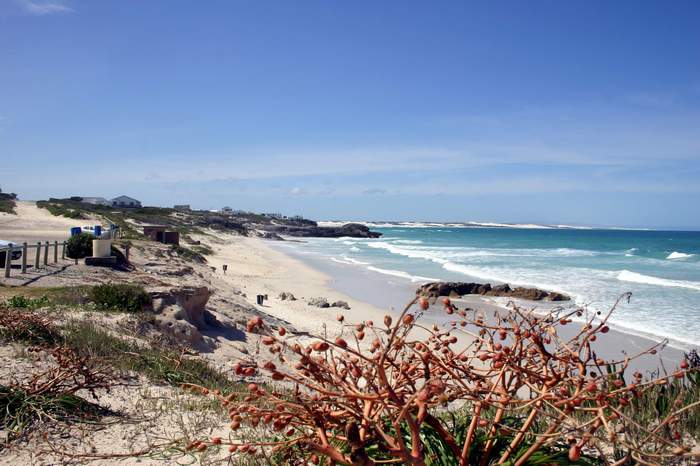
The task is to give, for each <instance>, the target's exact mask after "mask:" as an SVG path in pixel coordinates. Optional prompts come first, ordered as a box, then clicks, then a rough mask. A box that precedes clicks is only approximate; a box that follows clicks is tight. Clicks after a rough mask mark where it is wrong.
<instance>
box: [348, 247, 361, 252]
mask: <svg viewBox="0 0 700 466" xmlns="http://www.w3.org/2000/svg"><path fill="white" fill-rule="evenodd" d="M350 250H351V251H352V252H360V248H358V247H357V246H353V247H351V248H350Z"/></svg>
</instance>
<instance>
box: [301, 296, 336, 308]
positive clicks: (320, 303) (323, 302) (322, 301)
mask: <svg viewBox="0 0 700 466" xmlns="http://www.w3.org/2000/svg"><path fill="white" fill-rule="evenodd" d="M306 304H308V305H309V306H315V307H323V308H326V307H331V305H330V303H329V302H328V300H327V299H326V298H309V300H308V301H306Z"/></svg>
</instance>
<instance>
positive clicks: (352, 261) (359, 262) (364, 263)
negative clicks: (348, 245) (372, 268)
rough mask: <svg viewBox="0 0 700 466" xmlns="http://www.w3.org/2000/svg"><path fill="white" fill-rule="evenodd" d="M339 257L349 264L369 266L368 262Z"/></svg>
mask: <svg viewBox="0 0 700 466" xmlns="http://www.w3.org/2000/svg"><path fill="white" fill-rule="evenodd" d="M341 257H342V258H343V260H346V261H348V262H350V263H351V264H357V265H369V262H362V261H358V260H357V259H353V258H352V257H348V256H341Z"/></svg>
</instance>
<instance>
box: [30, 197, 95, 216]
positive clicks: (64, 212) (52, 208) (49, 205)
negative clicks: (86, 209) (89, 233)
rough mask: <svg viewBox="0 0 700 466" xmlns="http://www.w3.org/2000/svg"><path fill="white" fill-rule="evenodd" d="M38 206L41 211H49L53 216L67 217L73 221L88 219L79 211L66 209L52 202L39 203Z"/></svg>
mask: <svg viewBox="0 0 700 466" xmlns="http://www.w3.org/2000/svg"><path fill="white" fill-rule="evenodd" d="M36 206H37V207H39V208H40V209H46V210H48V211H49V213H50V214H51V215H54V216H56V217H67V218H73V219H83V218H86V217H85V215H84V214H83V213H82V212H81V211H80V210H79V209H76V208H70V207H66V206H65V205H62V204H57V203H54V202H51V201H37V203H36Z"/></svg>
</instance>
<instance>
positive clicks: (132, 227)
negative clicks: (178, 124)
mask: <svg viewBox="0 0 700 466" xmlns="http://www.w3.org/2000/svg"><path fill="white" fill-rule="evenodd" d="M36 205H37V206H38V207H40V208H43V209H47V210H48V211H49V212H50V213H51V214H53V215H56V216H63V217H68V218H75V219H87V218H101V219H104V220H105V221H106V222H109V223H113V224H115V225H117V226H119V228H120V231H121V234H122V238H127V239H145V237H144V235H143V233H141V232H140V231H139V226H140V225H146V224H150V225H153V224H156V225H163V226H166V227H168V228H170V229H172V230H174V231H178V232H179V233H180V234H181V235H183V236H187V235H190V234H193V233H198V234H205V233H206V231H207V230H218V231H224V232H229V233H235V234H239V235H243V236H256V235H258V234H263V235H266V236H267V237H269V238H273V239H279V236H277V235H280V234H284V235H290V236H318V237H341V236H354V237H368V238H369V237H378V236H380V234H379V233H376V232H372V231H370V230H369V228H367V227H365V226H364V225H359V224H353V223H350V224H346V225H342V226H339V227H320V226H318V224H317V223H316V222H314V221H313V220H308V219H305V218H301V217H291V218H289V217H281V216H270V215H263V214H257V213H253V212H240V211H237V212H212V211H208V210H187V211H182V210H177V209H174V208H166V207H138V208H120V207H113V206H106V205H101V204H90V203H87V202H83V199H82V198H80V197H71V198H63V199H58V198H49V199H48V200H42V201H37V203H36Z"/></svg>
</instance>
